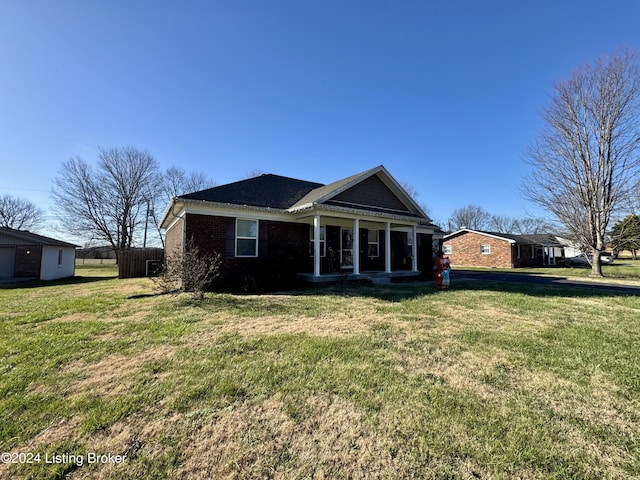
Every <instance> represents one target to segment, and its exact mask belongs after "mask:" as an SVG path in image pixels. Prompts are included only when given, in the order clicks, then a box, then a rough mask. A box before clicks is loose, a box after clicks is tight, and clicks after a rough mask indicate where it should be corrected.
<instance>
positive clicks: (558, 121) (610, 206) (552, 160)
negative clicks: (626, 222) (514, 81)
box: [524, 51, 640, 276]
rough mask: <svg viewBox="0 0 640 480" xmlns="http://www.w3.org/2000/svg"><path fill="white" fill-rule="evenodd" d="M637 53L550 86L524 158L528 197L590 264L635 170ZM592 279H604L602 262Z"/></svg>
mask: <svg viewBox="0 0 640 480" xmlns="http://www.w3.org/2000/svg"><path fill="white" fill-rule="evenodd" d="M639 119H640V76H639V70H638V61H637V55H636V54H634V53H632V52H628V51H627V52H620V53H616V54H614V55H611V56H610V57H606V58H600V59H598V60H597V61H596V62H595V63H594V64H593V65H590V64H585V65H583V66H582V67H581V68H579V69H577V70H576V71H574V72H573V73H572V74H571V75H570V76H569V78H568V79H567V80H564V81H562V82H559V83H557V84H556V85H555V88H554V92H553V95H552V98H551V100H550V103H549V105H548V106H547V107H546V108H545V110H544V113H543V121H544V127H543V130H542V132H541V134H540V135H539V137H538V139H537V141H536V142H535V144H533V145H532V146H531V147H530V149H529V151H528V154H527V161H528V163H529V164H530V165H531V166H532V167H533V172H532V174H531V175H529V177H528V178H527V181H526V183H525V185H524V191H525V194H526V196H527V197H528V198H529V199H530V200H532V201H533V202H535V203H536V204H538V205H540V206H542V207H543V208H545V209H547V210H548V211H549V212H551V213H552V214H553V215H554V216H555V217H556V218H557V219H558V221H559V222H560V223H561V224H562V225H563V226H564V228H565V229H566V230H567V231H568V232H569V233H570V234H571V235H572V236H573V237H574V239H575V240H576V242H577V243H579V244H582V245H586V246H588V248H589V249H590V250H591V253H592V256H593V258H594V259H598V258H599V255H600V252H602V251H603V250H604V248H605V232H606V229H607V226H608V225H609V221H610V219H611V215H612V213H613V212H614V211H615V209H616V207H617V206H618V205H619V204H620V203H621V202H622V201H623V200H624V199H625V197H627V195H628V194H629V191H630V188H631V187H632V186H633V185H634V183H635V178H636V176H637V174H638V169H639V167H640V158H639V156H638V152H639V150H640V125H639ZM591 275H593V276H602V268H601V265H600V262H599V261H594V262H593V267H592V272H591Z"/></svg>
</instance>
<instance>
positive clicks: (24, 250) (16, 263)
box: [0, 227, 77, 280]
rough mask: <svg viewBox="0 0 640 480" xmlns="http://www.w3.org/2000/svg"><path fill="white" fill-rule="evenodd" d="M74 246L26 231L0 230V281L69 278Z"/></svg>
mask: <svg viewBox="0 0 640 480" xmlns="http://www.w3.org/2000/svg"><path fill="white" fill-rule="evenodd" d="M76 247H77V246H76V245H73V244H72V243H68V242H63V241H61V240H57V239H55V238H50V237H45V236H42V235H38V234H35V233H31V232H28V231H26V230H15V229H13V228H7V227H0V278H5V279H6V278H38V279H40V280H55V279H58V278H66V277H73V275H74V274H75V263H76Z"/></svg>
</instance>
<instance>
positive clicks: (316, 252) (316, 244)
mask: <svg viewBox="0 0 640 480" xmlns="http://www.w3.org/2000/svg"><path fill="white" fill-rule="evenodd" d="M320 254H321V253H320V215H314V216H313V276H314V277H319V276H320Z"/></svg>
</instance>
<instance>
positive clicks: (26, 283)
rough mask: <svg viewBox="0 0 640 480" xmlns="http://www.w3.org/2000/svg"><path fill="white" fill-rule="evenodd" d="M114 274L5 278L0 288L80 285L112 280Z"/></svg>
mask: <svg viewBox="0 0 640 480" xmlns="http://www.w3.org/2000/svg"><path fill="white" fill-rule="evenodd" d="M114 278H117V277H114V276H111V275H109V276H95V277H94V276H89V277H83V276H75V277H68V278H60V279H57V280H38V279H25V280H15V279H12V280H7V281H5V282H2V283H0V290H15V289H18V288H44V287H59V286H63V285H81V284H83V283H95V282H101V281H103V280H112V279H114Z"/></svg>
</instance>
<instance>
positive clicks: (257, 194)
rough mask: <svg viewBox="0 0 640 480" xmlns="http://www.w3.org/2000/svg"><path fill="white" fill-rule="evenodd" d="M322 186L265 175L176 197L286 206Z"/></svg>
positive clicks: (238, 203) (271, 206)
mask: <svg viewBox="0 0 640 480" xmlns="http://www.w3.org/2000/svg"><path fill="white" fill-rule="evenodd" d="M322 186H323V184H321V183H315V182H307V181H306V180H297V179H295V178H289V177H281V176H280V175H273V174H265V175H260V176H259V177H253V178H249V179H247V180H240V181H238V182H234V183H228V184H226V185H220V186H219V187H213V188H208V189H206V190H201V191H199V192H193V193H188V194H186V195H180V196H179V197H178V198H184V199H188V200H203V201H206V202H217V203H230V204H234V205H251V206H254V207H269V208H280V209H287V208H289V207H291V206H292V205H294V204H295V203H297V202H298V201H299V200H300V199H301V198H303V197H304V196H305V195H307V194H308V193H309V192H311V191H312V190H314V189H316V188H319V187H322Z"/></svg>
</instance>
